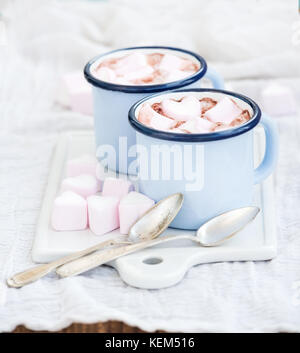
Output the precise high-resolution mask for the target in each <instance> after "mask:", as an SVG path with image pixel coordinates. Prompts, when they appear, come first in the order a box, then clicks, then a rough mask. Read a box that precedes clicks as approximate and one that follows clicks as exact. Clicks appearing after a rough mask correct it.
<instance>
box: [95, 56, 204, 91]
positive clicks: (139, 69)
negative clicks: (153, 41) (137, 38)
mask: <svg viewBox="0 0 300 353" xmlns="http://www.w3.org/2000/svg"><path fill="white" fill-rule="evenodd" d="M198 69H199V65H198V64H195V63H194V62H192V61H191V60H189V59H185V58H182V57H180V56H177V55H172V54H162V53H153V54H143V53H141V52H138V51H137V52H135V53H132V54H129V55H125V56H123V57H120V58H111V59H105V60H104V61H102V62H101V63H100V64H99V65H98V66H97V67H96V68H95V70H94V71H93V75H94V76H95V77H96V78H98V79H99V80H101V81H106V82H111V83H115V84H123V85H138V84H141V85H145V84H161V83H166V82H172V81H177V80H181V79H184V78H186V77H188V76H191V75H193V74H194V73H195V72H196V71H198Z"/></svg>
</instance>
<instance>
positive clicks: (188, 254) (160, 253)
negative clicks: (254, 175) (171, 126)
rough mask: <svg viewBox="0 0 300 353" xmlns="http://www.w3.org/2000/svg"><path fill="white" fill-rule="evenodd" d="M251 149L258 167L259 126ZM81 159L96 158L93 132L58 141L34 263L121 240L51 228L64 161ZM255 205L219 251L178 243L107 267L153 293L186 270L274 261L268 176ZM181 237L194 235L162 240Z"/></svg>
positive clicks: (171, 231) (257, 191) (260, 152)
mask: <svg viewBox="0 0 300 353" xmlns="http://www.w3.org/2000/svg"><path fill="white" fill-rule="evenodd" d="M254 145H255V159H256V161H255V163H256V165H257V164H258V163H259V161H260V160H261V159H262V155H263V153H264V133H263V130H262V128H260V127H258V128H256V130H255V144H254ZM82 154H93V155H94V154H95V146H94V136H93V133H92V132H84V131H82V132H72V133H68V134H64V135H62V136H61V137H60V138H59V141H58V144H57V147H56V151H55V153H54V156H53V160H52V166H51V172H50V175H49V180H48V185H47V188H46V191H45V196H44V200H43V204H42V208H41V212H40V217H39V221H38V225H37V230H36V237H35V242H34V246H33V251H32V258H33V261H35V262H38V263H44V262H49V261H52V260H55V259H57V258H59V257H61V256H64V255H68V254H70V253H72V252H74V251H77V250H82V249H84V248H87V247H90V246H92V245H94V244H96V243H99V242H102V241H104V240H107V239H109V238H115V237H120V233H119V230H115V231H113V232H111V233H109V234H106V235H103V236H96V235H94V234H93V233H92V232H91V231H90V230H88V229H87V230H83V231H72V232H57V231H54V230H53V229H52V228H51V224H50V218H51V210H52V205H53V201H54V199H55V197H56V195H57V194H58V193H59V189H60V183H61V180H62V178H63V177H64V173H65V164H66V161H67V160H68V159H69V158H76V157H78V156H80V155H82ZM136 187H138V185H136ZM253 204H255V205H257V206H259V207H260V208H261V212H260V214H259V215H258V216H257V218H256V219H255V221H254V222H252V223H251V224H250V225H249V226H247V227H246V228H245V229H244V230H243V231H241V232H240V233H239V234H238V235H237V236H235V237H234V238H232V239H231V240H230V241H228V242H227V243H225V244H223V245H222V246H219V247H215V248H203V247H200V246H198V245H196V244H195V243H192V242H190V241H182V240H181V241H179V240H178V241H177V242H176V241H174V242H170V243H167V244H162V245H158V246H156V247H153V248H149V249H145V250H142V251H139V252H137V253H134V254H131V255H127V256H124V257H122V258H119V259H117V260H115V261H113V262H111V263H110V264H109V265H111V266H113V267H115V268H116V269H117V271H118V272H119V274H120V276H121V278H122V279H123V280H124V281H125V282H126V283H127V284H129V285H131V286H134V287H139V288H148V289H155V288H164V287H168V286H171V285H173V284H175V283H177V282H179V281H180V280H181V279H182V278H183V277H184V275H185V273H186V272H187V270H188V269H189V268H190V267H191V266H194V265H197V264H201V263H211V262H222V261H249V260H254V261H258V260H269V259H272V258H273V257H275V256H276V225H275V210H274V196H273V181H272V177H269V178H268V179H267V180H266V181H265V182H264V183H263V184H261V185H257V186H255V197H254V202H253ZM185 233H190V234H194V232H191V231H184V230H176V229H171V228H169V229H167V230H166V232H165V233H164V234H163V235H166V234H174V235H175V234H178V235H179V234H185Z"/></svg>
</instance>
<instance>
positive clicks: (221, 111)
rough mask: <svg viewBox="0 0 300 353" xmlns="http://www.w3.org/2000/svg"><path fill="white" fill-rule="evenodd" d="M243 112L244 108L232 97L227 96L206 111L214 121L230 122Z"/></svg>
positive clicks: (206, 114) (208, 116) (207, 115)
mask: <svg viewBox="0 0 300 353" xmlns="http://www.w3.org/2000/svg"><path fill="white" fill-rule="evenodd" d="M241 113H242V109H241V108H240V107H239V106H238V105H237V104H236V103H235V102H234V101H233V100H232V99H230V98H228V97H225V98H223V99H222V100H220V101H219V102H218V103H217V105H215V106H214V107H213V108H211V109H209V110H207V111H206V113H205V116H206V117H207V118H208V119H209V120H211V121H213V122H216V123H218V122H220V123H225V124H230V123H231V122H232V121H233V120H234V119H235V118H237V117H238V116H239V115H240V114H241Z"/></svg>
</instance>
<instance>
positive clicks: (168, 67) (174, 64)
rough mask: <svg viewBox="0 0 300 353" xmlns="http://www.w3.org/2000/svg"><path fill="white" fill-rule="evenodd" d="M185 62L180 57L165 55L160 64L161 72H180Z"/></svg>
mask: <svg viewBox="0 0 300 353" xmlns="http://www.w3.org/2000/svg"><path fill="white" fill-rule="evenodd" d="M184 64H185V62H184V60H183V59H181V58H180V57H179V56H176V55H172V54H165V55H164V56H163V58H162V60H161V62H160V64H159V70H164V71H168V72H169V71H179V70H181V69H182V68H183V66H184Z"/></svg>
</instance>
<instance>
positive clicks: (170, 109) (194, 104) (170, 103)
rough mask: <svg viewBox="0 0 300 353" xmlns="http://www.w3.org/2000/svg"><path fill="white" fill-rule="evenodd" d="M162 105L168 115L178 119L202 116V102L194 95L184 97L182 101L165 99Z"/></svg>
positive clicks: (183, 119)
mask: <svg viewBox="0 0 300 353" xmlns="http://www.w3.org/2000/svg"><path fill="white" fill-rule="evenodd" d="M161 107H162V110H163V112H164V113H165V114H166V115H168V116H169V117H172V118H173V119H175V120H178V121H187V120H190V119H194V118H196V117H197V116H201V103H200V101H199V100H198V99H197V98H196V97H193V96H188V97H184V98H183V99H182V100H181V101H180V102H177V101H175V100H173V99H164V100H163V101H162V102H161Z"/></svg>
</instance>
